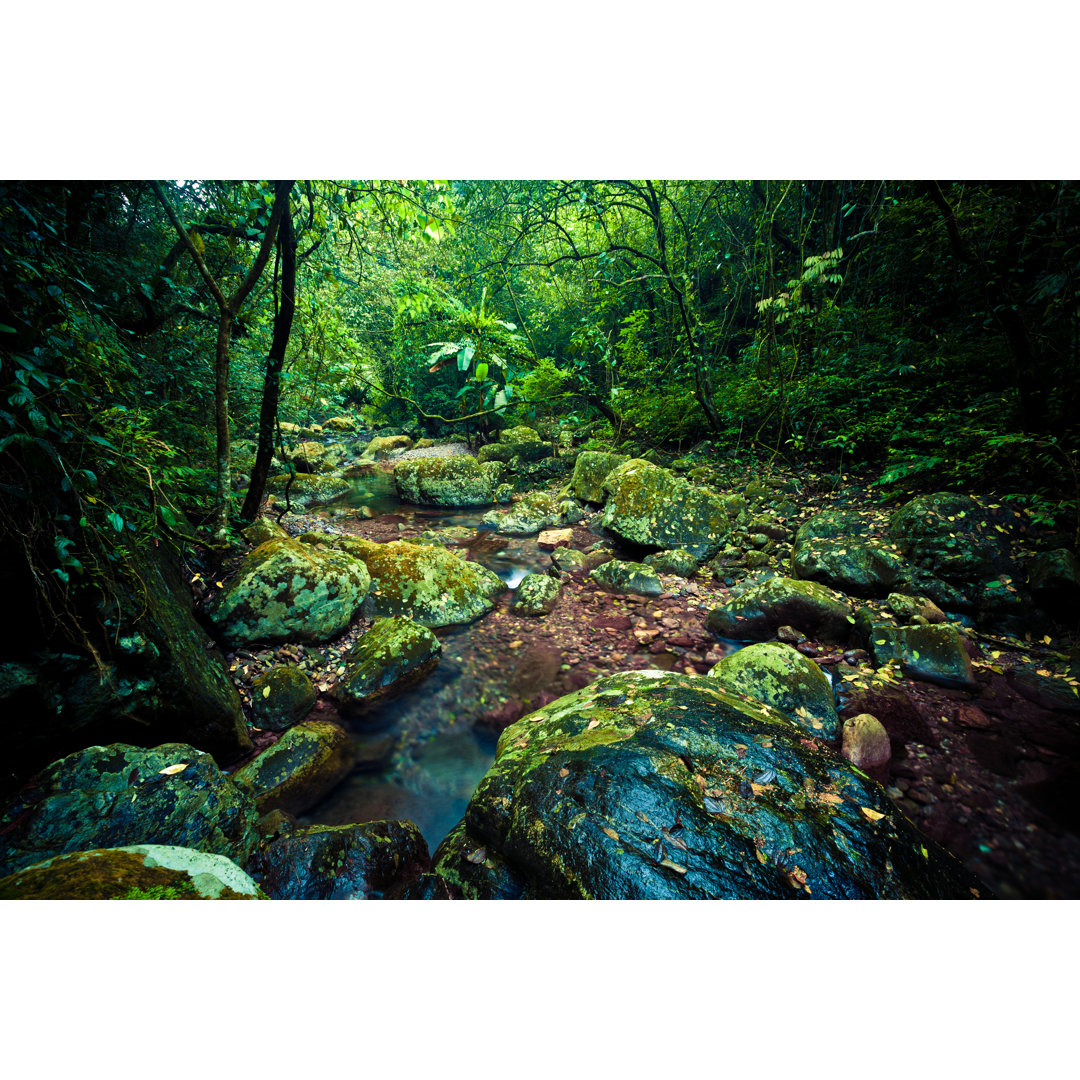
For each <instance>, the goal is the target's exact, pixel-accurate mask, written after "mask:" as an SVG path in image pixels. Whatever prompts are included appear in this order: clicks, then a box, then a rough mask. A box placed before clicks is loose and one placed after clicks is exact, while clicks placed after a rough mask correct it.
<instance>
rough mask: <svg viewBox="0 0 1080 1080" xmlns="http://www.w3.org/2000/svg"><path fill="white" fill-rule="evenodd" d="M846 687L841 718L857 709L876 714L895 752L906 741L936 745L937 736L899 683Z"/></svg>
mask: <svg viewBox="0 0 1080 1080" xmlns="http://www.w3.org/2000/svg"><path fill="white" fill-rule="evenodd" d="M845 690H850V694H849V696H848V698H847V700H846V701H845V702H844V706H843V708H842V709H841V710H840V715H841V716H842V717H843V718H844V719H850V718H851V717H854V716H858V715H859V714H860V713H870V714H871V715H872V716H875V717H877V719H878V721H879V723H881V724H882V726H883V727H884V728H885V730H886V731H887V732H888V734H889V741H890V743H891V744H892V747H893V751H894V753H902V752H903V747H904V745H905V744H906V743H921V744H922V745H923V746H937V743H938V740H937V737H936V736H935V735H934V732H933V728H931V727H930V725H929V724H928V723H927V721H926V719H925V717H924V716H923V715H922V713H920V712H919V710H918V709H917V708H916V707H915V704H914V703H913V702H912V700H911V698H910V697H908V695H907V694H905V693H904V691H903V690H902V689H901V688H900V687H898V686H890V685H888V684H883V685H879V686H875V685H872V684H869V683H868V684H867V685H865V686H858V687H849V686H847V685H845Z"/></svg>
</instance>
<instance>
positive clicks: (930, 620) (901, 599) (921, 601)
mask: <svg viewBox="0 0 1080 1080" xmlns="http://www.w3.org/2000/svg"><path fill="white" fill-rule="evenodd" d="M885 603H886V605H887V606H888V608H889V610H890V611H891V612H892V613H893V614H894V615H895V616H896V617H897V618H898V619H901V620H903V621H904V622H915V621H916V620H919V621H922V622H924V623H927V624H931V625H933V624H936V623H943V622H947V621H948V616H947V615H946V614H945V612H944V611H942V610H941V608H939V607H938V606H937V604H935V603H934V601H933V600H929V599H927V597H925V596H904V595H903V593H890V594H889V596H888V598H887V599H886V601H885Z"/></svg>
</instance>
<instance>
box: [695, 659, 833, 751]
mask: <svg viewBox="0 0 1080 1080" xmlns="http://www.w3.org/2000/svg"><path fill="white" fill-rule="evenodd" d="M709 677H710V678H713V679H715V680H716V681H717V682H718V683H719V685H721V686H723V687H724V689H725V690H732V691H734V692H736V693H739V694H746V695H747V696H748V697H751V698H754V699H755V700H756V701H760V702H761V703H762V704H763V705H768V706H769V708H771V709H775V710H776V711H777V712H780V713H783V714H784V715H785V716H786V717H787V718H788V719H789V720H791V721H793V722H794V723H796V724H799V725H800V726H801V727H804V728H806V730H807V731H809V732H810V734H811V735H816V736H817V737H818V738H822V739H828V740H830V741H834V740H836V739H837V737H838V736H839V734H840V717H839V716H838V715H837V712H836V695H835V693H834V692H833V686H832V683H831V682H830V681H829V677H828V675H826V674H825V672H824V671H822V670H821V668H820V667H818V665H817V664H815V663H814V661H813V660H811V659H809V658H808V657H806V656H803V654H802V653H801V652H799V651H798V650H797V649H793V648H792V647H791V646H790V645H785V644H784V643H783V642H782V641H763V642H761V643H760V644H757V645H748V646H747V647H746V648H745V649H739V651H738V652H735V653H732V654H731V655H730V656H727V657H725V658H724V659H723V660H721V661H720V662H719V663H717V664H714V665H713V667H712V668H711V669H710V670H709Z"/></svg>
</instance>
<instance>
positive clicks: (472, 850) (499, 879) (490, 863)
mask: <svg viewBox="0 0 1080 1080" xmlns="http://www.w3.org/2000/svg"><path fill="white" fill-rule="evenodd" d="M431 861H432V865H433V867H434V870H435V873H436V874H437V875H438V876H439V877H440V878H441V879H442V880H443V881H445V882H446V884H447V885H448V886H449V889H450V890H451V891H452V892H453V893H454V894H456V895H457V896H460V897H461V898H462V899H463V900H526V899H528V895H527V891H526V889H527V886H526V882H525V881H524V880H522V879H521V878H520V877H519V876H518V875H517V874H515V873H514V871H513V870H511V869H510V867H509V866H507V864H506V862H505V861H504V860H503V859H501V858H500V857H499V856H498V855H497V854H496V853H495V852H494V851H488V849H487V848H486V847H485V846H484V845H483V844H482V843H481V842H480V841H479V840H477V839H476V837H474V836H472V835H471V834H470V833H469V831H468V829H467V828H466V827H465V822H464V821H460V822H458V824H457V825H455V826H454V828H453V829H451V830H450V832H449V833H448V834H447V836H446V838H445V839H444V840H443V841H442V843H441V844H439V846H438V847H437V848H436V849H435V853H434V854H433V855H432V857H431Z"/></svg>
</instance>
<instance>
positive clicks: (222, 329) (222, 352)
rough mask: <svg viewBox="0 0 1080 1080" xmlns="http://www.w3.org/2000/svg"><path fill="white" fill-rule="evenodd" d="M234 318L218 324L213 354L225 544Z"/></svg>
mask: <svg viewBox="0 0 1080 1080" xmlns="http://www.w3.org/2000/svg"><path fill="white" fill-rule="evenodd" d="M232 326H233V315H232V312H231V311H228V310H226V311H223V312H222V313H221V318H220V320H219V322H218V334H217V349H216V351H215V354H214V427H215V429H216V432H217V506H216V507H215V509H214V536H215V537H216V538H217V539H219V540H222V539H224V537H225V530H226V528H227V527H228V524H229V498H230V494H231V490H230V479H231V478H230V475H229V473H230V471H231V469H230V465H231V456H232V455H231V452H230V451H231V442H230V439H229V342H230V341H231V340H232Z"/></svg>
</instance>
